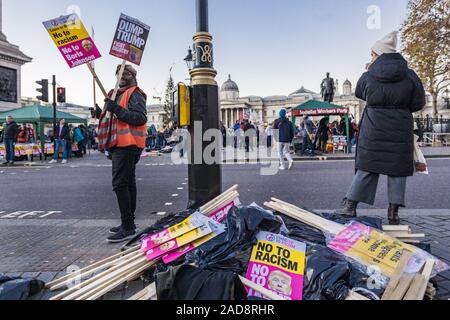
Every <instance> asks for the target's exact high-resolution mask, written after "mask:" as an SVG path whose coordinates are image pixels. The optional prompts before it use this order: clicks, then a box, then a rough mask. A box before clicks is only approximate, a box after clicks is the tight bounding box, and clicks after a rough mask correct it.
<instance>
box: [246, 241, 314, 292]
mask: <svg viewBox="0 0 450 320" xmlns="http://www.w3.org/2000/svg"><path fill="white" fill-rule="evenodd" d="M257 240H258V243H257V244H256V245H255V247H254V248H253V252H252V257H251V259H250V264H249V266H248V271H247V279H248V280H250V281H252V282H253V283H256V284H257V285H259V286H261V287H264V288H266V289H268V290H270V291H272V292H274V293H276V294H277V295H279V296H281V297H283V298H285V299H288V300H302V299H303V283H304V274H305V264H306V245H305V244H304V243H301V242H298V241H295V240H292V239H288V238H286V237H283V236H280V235H277V234H272V233H268V232H260V233H258V235H257ZM248 294H249V297H258V298H264V297H263V296H262V295H261V294H260V293H258V292H256V291H254V290H252V289H248Z"/></svg>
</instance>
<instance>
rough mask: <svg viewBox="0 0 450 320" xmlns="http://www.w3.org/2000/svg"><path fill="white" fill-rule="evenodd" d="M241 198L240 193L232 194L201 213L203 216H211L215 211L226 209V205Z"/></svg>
mask: <svg viewBox="0 0 450 320" xmlns="http://www.w3.org/2000/svg"><path fill="white" fill-rule="evenodd" d="M238 198H239V193H237V192H235V193H231V194H230V195H228V196H227V197H226V198H223V199H222V200H220V201H218V202H217V203H216V204H215V205H213V206H211V207H209V208H207V209H205V210H204V211H201V213H202V214H203V215H206V216H209V215H211V214H212V213H213V212H214V211H216V210H218V209H219V208H222V207H224V206H225V205H227V204H228V203H230V202H232V201H233V200H235V199H238Z"/></svg>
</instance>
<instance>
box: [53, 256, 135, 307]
mask: <svg viewBox="0 0 450 320" xmlns="http://www.w3.org/2000/svg"><path fill="white" fill-rule="evenodd" d="M136 259H139V256H136V257H133V258H131V259H129V260H126V261H124V262H122V263H120V264H119V265H117V266H114V267H113V268H111V269H108V270H106V271H104V272H102V273H99V274H98V275H96V276H94V277H92V278H91V279H88V280H86V281H84V282H82V283H80V284H79V285H78V286H74V287H72V288H70V289H68V290H66V291H64V292H62V293H60V294H59V295H57V296H54V297H52V298H51V299H50V300H61V299H63V298H65V297H67V296H69V295H71V294H73V293H75V292H77V291H78V290H81V289H83V288H85V287H87V286H88V285H90V284H91V283H94V282H95V281H98V280H100V279H102V278H103V277H105V276H106V275H108V274H109V273H111V272H113V271H115V270H119V269H121V268H123V267H126V266H128V265H129V264H130V263H132V262H133V261H135V260H136Z"/></svg>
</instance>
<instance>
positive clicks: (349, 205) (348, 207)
mask: <svg viewBox="0 0 450 320" xmlns="http://www.w3.org/2000/svg"><path fill="white" fill-rule="evenodd" d="M358 204H359V202H358V201H353V200H350V199H344V210H340V211H338V212H337V214H340V215H342V216H347V217H350V218H356V217H357V216H358V214H357V213H356V209H357V208H358Z"/></svg>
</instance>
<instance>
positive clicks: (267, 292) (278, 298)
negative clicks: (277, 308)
mask: <svg viewBox="0 0 450 320" xmlns="http://www.w3.org/2000/svg"><path fill="white" fill-rule="evenodd" d="M239 279H240V280H241V282H242V284H243V285H244V286H246V287H248V288H250V289H253V290H255V291H256V292H259V293H261V294H263V295H264V296H266V297H267V298H270V299H271V300H274V301H287V300H288V299H285V298H283V297H281V296H279V295H277V294H275V293H273V292H272V291H270V290H267V289H266V288H263V287H261V286H259V285H257V284H256V283H254V282H252V281H250V280H248V279H245V278H243V277H241V276H239Z"/></svg>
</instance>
